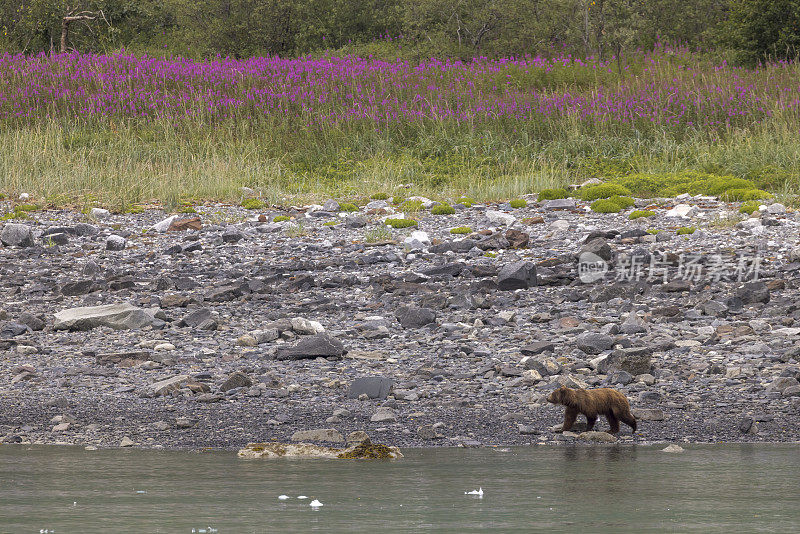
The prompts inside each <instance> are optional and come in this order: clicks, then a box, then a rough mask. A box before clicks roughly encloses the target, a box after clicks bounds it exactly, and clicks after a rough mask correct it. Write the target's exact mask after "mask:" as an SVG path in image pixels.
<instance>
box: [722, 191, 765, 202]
mask: <svg viewBox="0 0 800 534" xmlns="http://www.w3.org/2000/svg"><path fill="white" fill-rule="evenodd" d="M721 198H722V199H723V200H727V201H728V202H747V201H749V200H764V199H767V198H772V195H771V194H770V193H767V192H766V191H762V190H761V189H729V190H727V191H725V192H724V193H723V194H722V197H721Z"/></svg>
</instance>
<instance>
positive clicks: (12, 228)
mask: <svg viewBox="0 0 800 534" xmlns="http://www.w3.org/2000/svg"><path fill="white" fill-rule="evenodd" d="M0 242H2V243H3V245H4V246H6V247H32V246H33V232H32V231H31V227H30V226H28V225H27V224H19V223H8V224H6V225H5V226H3V231H2V232H0Z"/></svg>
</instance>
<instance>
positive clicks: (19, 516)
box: [0, 445, 800, 534]
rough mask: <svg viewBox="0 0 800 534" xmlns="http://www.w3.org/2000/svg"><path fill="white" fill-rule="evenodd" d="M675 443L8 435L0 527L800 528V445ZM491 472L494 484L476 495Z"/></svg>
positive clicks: (1, 466)
mask: <svg viewBox="0 0 800 534" xmlns="http://www.w3.org/2000/svg"><path fill="white" fill-rule="evenodd" d="M662 447H663V446H660V447H628V446H619V447H594V448H587V447H581V448H577V447H574V448H573V447H557V448H556V447H541V448H516V449H510V450H506V452H502V451H497V450H492V449H488V450H487V449H439V450H432V449H416V450H414V449H410V450H406V451H404V452H405V453H406V458H405V459H403V460H400V461H395V462H358V461H336V460H315V461H288V460H286V461H284V460H281V461H275V460H272V461H270V460H260V461H255V460H247V461H245V460H239V459H237V458H236V456H235V454H233V453H229V452H212V453H188V452H155V451H141V450H107V451H84V450H82V449H79V448H64V447H20V446H0V532H10V533H14V534H17V533H27V532H31V533H39V532H40V531H43V530H42V529H44V530H47V531H49V532H56V533H57V534H62V533H63V534H66V533H94V532H102V533H114V532H125V533H128V532H130V533H150V532H164V533H187V534H188V533H191V532H193V529H194V532H196V533H200V532H202V531H203V530H206V532H209V533H212V534H213V533H214V530H209V529H208V527H211V529H215V530H216V532H217V533H218V534H229V533H239V532H242V533H249V532H309V531H316V532H348V533H349V532H369V533H374V532H381V533H383V532H419V531H427V532H430V531H436V532H454V533H456V532H458V533H461V532H483V531H487V530H495V531H499V532H531V531H537V530H542V531H544V530H546V531H549V532H578V531H580V532H584V533H594V532H797V531H798V530H800V445H724V446H690V447H688V448H687V450H686V451H685V452H683V453H681V454H668V453H663V452H661V451H660V449H661V448H662ZM478 487H481V488H483V491H484V496H483V498H478V497H475V496H470V495H465V494H464V492H465V491H469V490H473V489H477V488H478ZM281 494H286V495H289V496H291V499H289V500H286V501H279V500H278V495H281ZM298 495H306V496H308V497H309V499H307V500H299V499H297V498H296V497H297V496H298ZM314 498H316V499H319V500H320V501H321V502H322V503H323V504H324V506H323V507H322V508H320V509H316V510H315V509H312V508H311V507H310V506H309V502H310V500H311V499H314Z"/></svg>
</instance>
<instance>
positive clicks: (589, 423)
mask: <svg viewBox="0 0 800 534" xmlns="http://www.w3.org/2000/svg"><path fill="white" fill-rule="evenodd" d="M596 422H597V416H596V415H592V416H589V415H587V416H586V430H587V431H588V430H591V429H593V428H594V424H595V423H596Z"/></svg>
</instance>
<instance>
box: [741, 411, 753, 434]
mask: <svg viewBox="0 0 800 534" xmlns="http://www.w3.org/2000/svg"><path fill="white" fill-rule="evenodd" d="M754 423H755V421H754V420H753V418H752V417H750V416H749V415H745V416H744V417H742V418H741V419H739V432H741V433H742V434H747V433H748V432H750V429H751V428H753V424H754Z"/></svg>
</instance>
